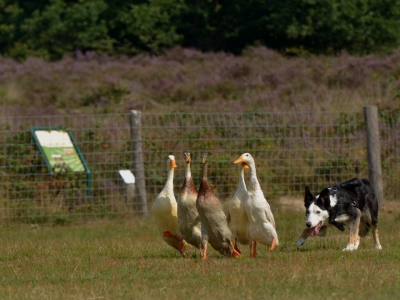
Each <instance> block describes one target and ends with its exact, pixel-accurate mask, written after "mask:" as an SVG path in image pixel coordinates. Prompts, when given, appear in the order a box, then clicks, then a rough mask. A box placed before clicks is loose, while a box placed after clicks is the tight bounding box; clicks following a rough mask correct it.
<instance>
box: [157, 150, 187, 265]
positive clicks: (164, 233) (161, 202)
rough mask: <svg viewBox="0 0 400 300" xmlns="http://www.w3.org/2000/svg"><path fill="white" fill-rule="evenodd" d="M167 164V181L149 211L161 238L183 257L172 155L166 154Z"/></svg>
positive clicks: (174, 163) (174, 164)
mask: <svg viewBox="0 0 400 300" xmlns="http://www.w3.org/2000/svg"><path fill="white" fill-rule="evenodd" d="M167 166H168V177H167V182H166V183H165V186H164V188H163V189H162V191H161V192H160V194H158V196H157V198H156V200H155V201H154V202H153V205H152V207H151V213H152V215H153V217H154V219H155V221H156V225H157V228H158V231H159V233H160V235H161V237H162V238H163V240H164V241H165V242H166V243H167V244H168V245H170V246H172V247H174V248H175V249H176V250H178V251H179V253H181V255H182V256H184V257H185V256H186V254H185V252H183V250H184V248H185V244H186V243H185V241H184V240H183V238H182V236H181V234H180V232H179V229H178V212H177V203H176V198H175V195H174V182H173V181H174V168H176V167H177V165H176V162H175V157H174V156H173V155H169V156H168V160H167ZM186 245H187V244H186Z"/></svg>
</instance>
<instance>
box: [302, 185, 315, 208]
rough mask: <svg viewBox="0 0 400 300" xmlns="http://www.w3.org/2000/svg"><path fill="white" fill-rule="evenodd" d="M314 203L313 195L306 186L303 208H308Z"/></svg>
mask: <svg viewBox="0 0 400 300" xmlns="http://www.w3.org/2000/svg"><path fill="white" fill-rule="evenodd" d="M313 201H314V195H313V194H312V193H311V192H310V189H309V188H308V186H306V191H305V195H304V206H305V207H306V208H307V207H309V206H310V204H311V202H313Z"/></svg>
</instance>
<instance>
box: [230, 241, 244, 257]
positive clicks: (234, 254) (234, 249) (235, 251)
mask: <svg viewBox="0 0 400 300" xmlns="http://www.w3.org/2000/svg"><path fill="white" fill-rule="evenodd" d="M230 245H231V247H232V257H234V258H239V257H241V256H242V253H241V252H240V250H239V249H238V247H237V246H236V245H235V246H233V244H232V242H231V244H230Z"/></svg>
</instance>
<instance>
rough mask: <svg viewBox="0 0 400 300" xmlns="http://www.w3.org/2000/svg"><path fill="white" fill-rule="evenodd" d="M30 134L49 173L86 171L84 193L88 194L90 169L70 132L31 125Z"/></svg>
mask: <svg viewBox="0 0 400 300" xmlns="http://www.w3.org/2000/svg"><path fill="white" fill-rule="evenodd" d="M31 135H32V138H33V140H34V141H35V144H36V146H37V147H38V149H39V151H40V153H41V154H42V156H43V158H44V160H45V163H46V166H47V168H48V169H49V172H50V174H54V173H67V172H74V173H81V172H85V173H86V187H87V190H86V194H87V195H88V196H89V195H90V181H91V178H90V170H89V167H88V165H87V164H86V161H85V159H84V158H83V155H82V152H81V151H80V149H79V147H78V145H77V143H76V141H75V138H74V136H73V135H72V133H71V132H70V131H68V130H63V129H58V128H57V127H33V128H31Z"/></svg>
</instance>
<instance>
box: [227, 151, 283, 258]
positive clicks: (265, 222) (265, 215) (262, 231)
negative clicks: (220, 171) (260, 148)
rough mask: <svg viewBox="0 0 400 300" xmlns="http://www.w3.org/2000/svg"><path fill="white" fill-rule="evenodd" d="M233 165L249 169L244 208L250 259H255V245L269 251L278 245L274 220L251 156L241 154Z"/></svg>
mask: <svg viewBox="0 0 400 300" xmlns="http://www.w3.org/2000/svg"><path fill="white" fill-rule="evenodd" d="M233 163H235V164H237V163H242V164H243V163H244V164H246V165H247V166H248V167H249V168H250V179H249V182H248V184H247V197H246V200H245V202H244V203H245V205H244V206H245V210H246V214H247V218H248V220H249V227H248V231H247V237H248V239H249V241H250V244H249V245H250V257H253V258H255V257H257V243H260V244H263V245H268V246H270V247H269V249H270V250H273V249H274V248H275V246H277V245H279V240H278V234H277V232H276V229H275V219H274V216H273V214H272V211H271V207H270V205H269V203H268V202H267V200H266V199H265V197H264V193H263V191H262V189H261V186H260V183H259V181H258V178H257V172H256V164H255V161H254V158H253V156H252V155H251V154H250V153H243V154H242V155H241V156H239V157H238V158H237V159H236V160H235V161H234V162H233Z"/></svg>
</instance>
